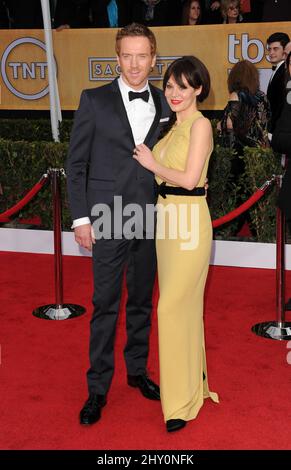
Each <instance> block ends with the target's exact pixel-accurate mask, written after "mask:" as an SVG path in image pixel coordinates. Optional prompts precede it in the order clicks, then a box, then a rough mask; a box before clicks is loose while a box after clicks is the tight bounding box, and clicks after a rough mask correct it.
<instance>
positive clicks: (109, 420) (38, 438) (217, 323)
mask: <svg viewBox="0 0 291 470" xmlns="http://www.w3.org/2000/svg"><path fill="white" fill-rule="evenodd" d="M0 260H1V273H0V282H1V283H0V286H1V294H0V298H1V317H0V318H1V328H0V344H1V365H0V374H1V434H0V449H193V450H194V449H195V450H200V449H291V440H290V422H291V411H290V393H291V380H290V377H291V366H290V365H288V363H287V359H286V357H287V353H288V349H287V342H286V341H282V342H279V341H272V340H267V339H263V338H259V337H257V336H255V335H254V334H253V333H252V332H251V326H252V325H254V324H255V323H257V322H261V321H267V320H272V319H275V318H276V312H275V273H274V271H270V270H259V269H240V268H222V267H214V268H211V273H210V276H209V280H208V285H207V292H206V314H205V326H206V342H207V351H208V372H209V382H210V387H211V389H212V390H214V391H217V392H218V393H219V395H220V404H219V405H215V404H214V403H212V402H211V401H210V400H209V399H208V400H206V402H205V405H204V407H203V408H202V409H201V411H200V413H199V415H198V417H197V419H196V420H195V421H192V422H190V423H189V424H188V426H187V427H186V428H185V429H184V430H182V431H179V432H178V433H173V434H167V433H166V431H165V426H164V423H163V420H162V413H161V410H160V404H159V403H156V402H151V401H149V400H146V399H145V398H143V397H142V396H141V395H140V394H139V392H138V391H137V390H136V389H132V388H129V387H128V386H127V385H126V380H125V376H126V372H125V367H124V362H123V357H122V348H123V345H124V343H125V328H124V319H125V316H124V308H122V313H121V315H120V320H119V325H118V326H119V327H118V334H117V343H116V346H117V347H116V363H117V367H116V373H115V375H114V380H113V383H112V387H111V390H110V394H109V399H108V405H107V406H106V407H105V408H104V410H103V414H102V420H101V421H100V422H99V423H97V424H95V425H94V426H92V427H90V428H83V427H81V426H80V425H79V424H78V413H79V410H80V408H81V406H82V405H83V402H84V400H85V398H86V395H87V390H86V382H85V372H86V369H87V366H88V359H87V352H88V333H89V320H90V316H91V288H92V286H91V261H90V259H87V258H77V257H65V258H64V286H65V299H64V300H65V302H70V303H79V304H81V305H84V306H85V307H86V308H87V309H88V313H87V314H86V315H83V316H82V317H79V318H76V319H72V320H67V321H59V322H57V321H45V320H40V319H38V318H35V317H34V316H32V314H31V312H32V310H33V309H34V308H35V307H37V306H39V305H43V304H47V303H51V302H54V293H53V258H52V257H51V256H46V255H32V254H31V255H30V254H16V253H0ZM290 281H291V273H290V272H289V273H288V282H287V287H288V283H289V289H288V288H287V292H289V293H290V294H291V282H290ZM155 297H157V295H155ZM289 297H290V295H289ZM123 306H124V300H123ZM287 319H289V320H290V312H289V313H288V315H287ZM289 347H290V349H291V343H290V345H289ZM149 371H150V374H151V376H152V377H153V378H154V379H156V380H158V357H157V326H156V315H155V314H154V317H153V328H152V335H151V354H150V359H149Z"/></svg>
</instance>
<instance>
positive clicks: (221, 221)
mask: <svg viewBox="0 0 291 470" xmlns="http://www.w3.org/2000/svg"><path fill="white" fill-rule="evenodd" d="M47 181H48V178H47V175H43V176H42V177H41V179H40V180H39V181H38V183H36V184H35V185H34V186H33V188H31V190H30V191H29V192H28V193H27V194H26V195H25V196H24V198H22V199H21V201H19V202H17V203H16V204H15V205H14V206H13V207H11V208H10V209H7V210H6V211H5V212H3V213H2V214H0V223H1V222H2V223H3V222H9V218H10V217H11V216H12V215H13V214H16V213H17V212H19V211H20V210H21V209H22V208H23V207H24V206H25V205H26V204H27V203H28V202H29V201H31V199H32V198H33V197H34V196H35V195H36V194H37V193H38V192H39V191H40V190H41V188H42V187H43V186H44V185H45V184H46V183H47ZM273 181H274V179H273V180H271V181H269V182H267V183H265V184H264V185H263V186H262V187H261V188H260V189H258V190H257V191H256V192H255V193H254V194H253V195H252V196H251V197H250V198H249V199H248V200H247V201H245V202H244V203H243V204H241V205H240V206H239V207H237V208H236V209H234V210H233V211H231V212H229V213H228V214H226V215H224V216H222V217H219V219H216V220H213V221H212V226H213V228H217V227H219V226H220V225H223V224H225V223H227V222H230V221H231V220H233V219H235V218H236V217H238V216H239V215H240V214H242V213H243V212H245V211H247V210H248V209H249V208H250V207H251V206H253V205H254V204H255V203H256V202H257V201H259V200H260V199H261V198H262V197H263V196H264V194H265V192H266V191H267V189H268V188H269V187H270V185H271V183H273Z"/></svg>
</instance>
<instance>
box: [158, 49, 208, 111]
mask: <svg viewBox="0 0 291 470" xmlns="http://www.w3.org/2000/svg"><path fill="white" fill-rule="evenodd" d="M170 77H173V79H174V80H175V82H176V83H178V85H179V86H180V87H181V88H185V85H184V83H183V77H184V78H185V79H186V81H187V82H188V83H189V85H190V86H191V87H192V88H194V89H195V90H197V88H200V87H201V86H202V90H201V93H200V95H198V96H197V101H199V102H200V103H202V101H204V100H205V99H206V98H207V96H208V95H209V91H210V76H209V72H208V70H207V68H206V67H205V65H204V64H203V62H201V60H199V59H197V57H194V56H192V55H188V56H184V57H181V58H180V59H176V60H175V61H174V62H172V64H171V65H170V66H169V68H168V69H167V71H166V73H165V75H164V80H163V88H164V90H165V88H166V85H167V83H168V81H169V78H170Z"/></svg>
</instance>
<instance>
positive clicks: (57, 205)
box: [32, 168, 86, 320]
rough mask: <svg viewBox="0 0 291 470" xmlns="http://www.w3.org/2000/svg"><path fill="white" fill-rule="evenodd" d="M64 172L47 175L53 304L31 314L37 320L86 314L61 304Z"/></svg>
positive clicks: (78, 308) (75, 306) (49, 171)
mask: <svg viewBox="0 0 291 470" xmlns="http://www.w3.org/2000/svg"><path fill="white" fill-rule="evenodd" d="M61 174H64V170H60V169H57V168H50V169H49V170H48V175H49V176H50V178H51V187H52V198H53V224H54V260H55V300H56V303H55V304H49V305H43V306H41V307H38V308H36V309H35V310H34V311H33V312H32V313H33V315H34V316H36V317H38V318H43V319H46V320H66V319H68V318H74V317H78V316H80V315H83V313H85V312H86V309H85V308H84V307H82V306H81V305H75V304H64V303H63V263H62V225H61V219H62V217H61V191H60V175H61Z"/></svg>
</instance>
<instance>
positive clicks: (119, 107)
mask: <svg viewBox="0 0 291 470" xmlns="http://www.w3.org/2000/svg"><path fill="white" fill-rule="evenodd" d="M111 86H112V90H113V92H114V94H115V96H114V100H113V101H114V108H115V112H116V114H117V116H118V117H119V119H120V121H121V124H122V126H123V127H124V128H125V129H127V130H128V134H129V137H130V139H131V140H132V148H134V146H135V144H134V137H133V133H132V129H131V127H130V123H129V120H128V117H127V112H126V109H125V106H124V103H123V99H122V96H121V93H120V89H119V85H118V82H117V79H115V80H114V81H113V82H112V84H111Z"/></svg>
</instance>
